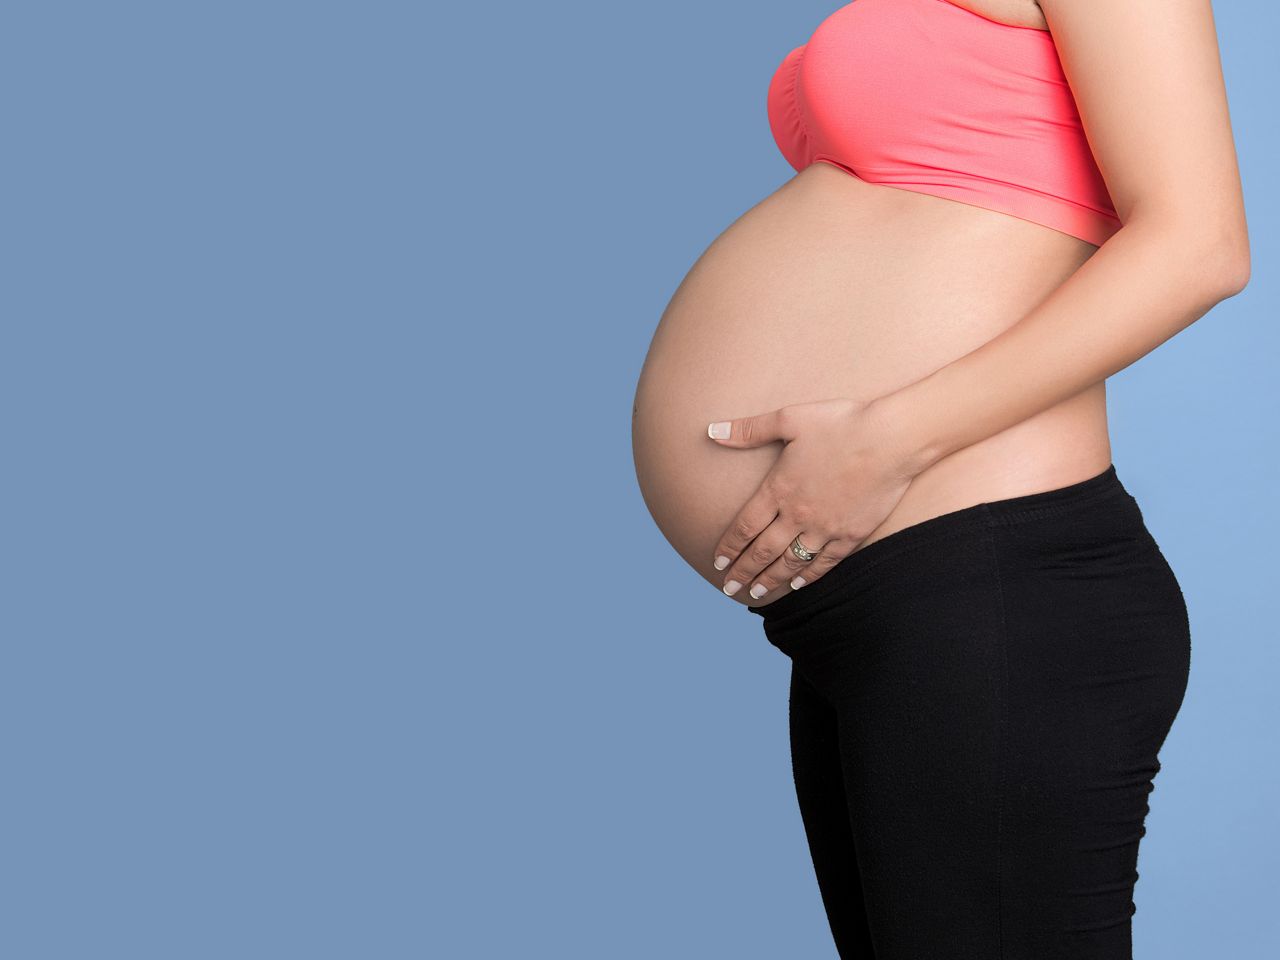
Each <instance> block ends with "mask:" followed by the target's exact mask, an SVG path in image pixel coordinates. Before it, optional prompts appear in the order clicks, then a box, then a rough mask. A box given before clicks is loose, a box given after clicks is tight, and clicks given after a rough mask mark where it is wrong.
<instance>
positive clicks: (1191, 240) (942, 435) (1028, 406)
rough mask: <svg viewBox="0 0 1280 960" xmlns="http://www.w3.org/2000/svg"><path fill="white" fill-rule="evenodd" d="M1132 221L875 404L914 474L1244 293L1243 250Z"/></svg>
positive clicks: (1206, 235)
mask: <svg viewBox="0 0 1280 960" xmlns="http://www.w3.org/2000/svg"><path fill="white" fill-rule="evenodd" d="M1219 236H1220V235H1216V236H1215V234H1214V233H1213V232H1212V231H1202V232H1201V233H1200V234H1196V233H1194V232H1191V231H1187V232H1183V231H1174V230H1170V229H1165V228H1158V227H1156V226H1155V225H1150V226H1148V225H1145V224H1137V225H1126V226H1125V227H1123V228H1122V229H1121V230H1120V231H1119V232H1118V233H1116V234H1115V235H1114V236H1113V237H1112V238H1111V239H1110V240H1108V241H1107V243H1106V244H1104V245H1103V246H1102V247H1101V248H1099V249H1098V251H1097V252H1096V253H1095V254H1094V255H1093V256H1092V257H1091V258H1090V259H1089V260H1087V261H1086V262H1085V263H1084V264H1083V265H1082V266H1081V267H1080V268H1079V269H1078V270H1077V271H1076V272H1075V273H1074V274H1072V276H1071V277H1070V278H1068V279H1067V280H1066V281H1065V282H1064V283H1063V284H1062V285H1061V286H1059V287H1058V288H1057V289H1055V290H1054V291H1053V293H1052V294H1051V295H1050V296H1049V297H1048V298H1046V299H1045V300H1044V301H1042V302H1041V303H1040V304H1039V305H1038V306H1037V307H1035V309H1033V310H1032V311H1031V312H1029V313H1028V314H1027V315H1026V316H1024V317H1023V318H1022V319H1021V320H1019V321H1018V322H1017V323H1015V324H1014V325H1013V326H1011V327H1009V328H1008V329H1006V330H1004V331H1003V332H1002V333H1000V334H999V335H998V336H996V337H995V338H993V339H992V340H990V341H988V342H987V343H985V344H983V345H982V346H981V347H979V348H977V349H976V350H973V351H972V352H970V353H968V354H966V355H964V356H962V357H960V358H958V359H957V360H955V361H953V362H951V363H949V364H947V365H946V366H944V367H942V368H940V369H938V370H936V371H934V372H933V373H931V374H929V375H928V376H926V377H924V378H923V379H921V380H917V381H916V382H915V383H912V384H910V385H908V386H906V387H903V388H901V389H899V390H896V391H894V392H892V393H889V394H886V395H884V396H882V397H880V398H878V399H877V400H876V401H875V405H876V406H877V407H878V409H879V413H880V414H881V415H882V416H884V417H886V418H887V422H888V423H889V424H891V428H890V429H891V430H892V431H893V432H894V434H895V435H896V437H897V438H898V441H899V442H900V444H901V452H902V455H903V457H904V458H905V459H906V464H907V466H908V468H909V469H910V470H911V471H912V474H913V475H914V474H915V473H919V472H922V471H923V470H924V469H926V468H927V467H929V466H931V465H932V464H933V463H935V462H937V461H938V460H941V459H942V458H943V457H946V456H947V455H949V454H951V453H953V452H955V451H956V450H960V449H962V448H964V447H967V446H969V445H971V444H974V443H977V442H978V441H980V440H984V439H986V438H987V437H990V436H993V435H994V434H997V433H999V432H1001V431H1002V430H1005V429H1007V428H1009V427H1012V426H1014V425H1015V424H1017V423H1020V422H1022V421H1023V420H1026V419H1028V418H1029V417H1032V416H1034V415H1036V414H1037V413H1040V412H1041V411H1043V410H1047V409H1049V408H1050V407H1052V406H1054V405H1055V404H1058V403H1060V402H1061V401H1063V400H1066V399H1068V398H1070V397H1072V396H1074V395H1076V394H1077V393H1079V392H1080V391H1082V390H1084V389H1086V388H1088V387H1090V386H1092V385H1093V384H1095V383H1098V382H1099V381H1102V380H1105V379H1106V378H1107V377H1109V376H1111V375H1112V374H1114V373H1116V372H1117V371H1119V370H1122V369H1124V368H1125V367H1127V366H1129V365H1130V364H1131V363H1133V362H1134V361H1136V360H1138V359H1139V358H1141V357H1143V356H1145V355H1146V354H1148V353H1150V352H1151V351H1152V350H1154V349H1155V348H1156V347H1157V346H1159V345H1160V344H1162V343H1164V342H1165V341H1166V340H1168V339H1170V338H1171V337H1173V336H1174V335H1175V334H1177V333H1178V332H1180V331H1181V330H1183V329H1185V328H1186V327H1188V326H1190V325H1191V324H1192V323H1194V322H1195V321H1196V320H1197V319H1199V318H1200V317H1202V316H1203V315H1204V314H1205V313H1207V312H1208V311H1209V310H1210V309H1211V308H1212V307H1213V306H1214V305H1215V304H1217V303H1219V302H1220V301H1222V300H1224V299H1226V298H1227V297H1229V296H1231V295H1233V294H1234V293H1236V292H1238V291H1239V289H1241V288H1242V287H1243V285H1244V283H1245V282H1247V277H1248V259H1247V250H1242V249H1241V244H1239V243H1232V242H1227V241H1222V240H1220V239H1219Z"/></svg>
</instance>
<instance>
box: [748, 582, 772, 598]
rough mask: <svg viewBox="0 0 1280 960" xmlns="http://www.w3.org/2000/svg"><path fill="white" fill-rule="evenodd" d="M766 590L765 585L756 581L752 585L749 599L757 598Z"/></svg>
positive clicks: (766, 591)
mask: <svg viewBox="0 0 1280 960" xmlns="http://www.w3.org/2000/svg"><path fill="white" fill-rule="evenodd" d="M768 592H769V588H768V587H766V586H765V585H764V584H763V583H757V584H756V585H755V586H754V587H752V588H751V599H752V600H759V599H760V598H761V597H763V596H764V595H765V594H766V593H768Z"/></svg>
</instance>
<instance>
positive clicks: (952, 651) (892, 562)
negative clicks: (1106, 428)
mask: <svg viewBox="0 0 1280 960" xmlns="http://www.w3.org/2000/svg"><path fill="white" fill-rule="evenodd" d="M748 609H750V610H751V611H752V612H753V613H757V614H759V615H760V616H761V617H762V618H763V623H764V629H765V634H766V636H767V637H768V639H769V642H770V643H772V644H773V645H774V646H776V647H777V648H778V649H779V650H781V651H782V652H783V653H784V654H786V655H787V656H788V657H789V658H790V659H791V691H790V724H791V756H792V767H793V771H794V775H795V784H796V793H797V796H798V799H799V806H800V814H801V817H802V819H803V822H804V828H805V833H806V835H807V837H808V842H809V850H810V854H811V856H812V858H813V865H814V869H815V871H816V872H817V880H818V888H819V890H820V892H821V896H822V901H823V904H824V905H825V907H826V912H827V918H828V920H829V921H830V924H831V932H832V935H833V936H834V938H835V942H836V947H837V949H838V950H839V953H840V956H841V957H842V958H846V960H847V958H850V957H857V958H872V957H874V958H876V960H959V958H965V960H1049V958H1059V957H1071V958H1077V960H1083V958H1089V960H1130V958H1131V956H1132V952H1131V943H1132V938H1131V934H1132V929H1131V923H1132V921H1131V917H1132V916H1133V914H1134V912H1135V909H1136V908H1135V906H1134V903H1133V890H1134V883H1135V881H1136V880H1137V878H1138V871H1137V860H1138V843H1139V840H1140V839H1141V837H1142V836H1143V834H1144V833H1145V832H1146V827H1145V818H1146V814H1147V812H1148V795H1149V794H1150V792H1151V790H1152V789H1153V788H1154V783H1153V780H1154V777H1155V775H1156V772H1157V771H1158V770H1159V769H1160V762H1159V760H1158V759H1157V757H1156V755H1157V753H1158V752H1159V750H1160V747H1161V745H1162V744H1163V743H1164V740H1165V737H1166V736H1167V735H1168V733H1169V730H1170V728H1171V727H1172V725H1173V721H1174V718H1175V717H1176V716H1177V713H1178V710H1179V708H1180V707H1181V705H1182V699H1183V694H1184V693H1185V691H1186V686H1187V680H1188V676H1189V670H1190V665H1191V631H1190V625H1189V623H1188V621H1187V608H1186V604H1185V602H1184V600H1183V596H1182V591H1181V589H1180V587H1179V585H1178V581H1177V580H1176V579H1175V577H1174V574H1173V571H1172V570H1171V569H1170V567H1169V565H1168V563H1167V562H1166V560H1165V557H1164V555H1163V554H1162V553H1161V552H1160V549H1159V547H1158V546H1157V545H1156V542H1155V540H1154V539H1153V538H1152V536H1151V534H1150V532H1149V531H1148V530H1147V528H1146V526H1145V525H1144V523H1143V520H1142V512H1141V510H1140V509H1139V508H1138V504H1137V501H1136V500H1135V499H1134V498H1133V497H1132V496H1131V495H1130V494H1129V493H1128V491H1127V490H1125V488H1124V487H1123V486H1122V485H1121V483H1120V480H1119V479H1118V478H1117V476H1116V470H1115V465H1114V464H1112V465H1111V466H1109V467H1108V468H1107V469H1106V470H1105V471H1104V472H1103V473H1101V474H1098V475H1097V476H1095V477H1091V478H1089V479H1088V480H1084V481H1081V482H1079V483H1075V484H1072V485H1070V486H1066V487H1060V488H1058V489H1056V490H1049V491H1045V492H1042V493H1033V494H1029V495H1026V496H1021V497H1013V498H1010V499H1006V500H997V501H993V502H989V503H980V504H976V505H974V506H971V507H966V508H964V509H962V510H957V511H955V512H952V513H948V514H943V515H941V516H937V517H933V518H931V519H928V520H925V521H924V522H922V523H918V524H916V525H915V526H911V527H906V528H904V529H902V530H899V531H897V532H895V533H892V534H889V535H888V536H886V537H883V538H881V539H880V540H876V541H873V542H872V543H870V544H868V545H867V546H865V547H863V548H862V549H860V550H857V551H855V552H854V553H852V554H850V555H849V556H848V557H846V558H845V559H844V560H842V561H841V562H840V563H839V564H837V565H836V566H835V567H834V568H833V569H832V570H831V571H830V572H828V573H827V574H826V576H824V577H821V578H820V579H818V580H815V581H814V582H813V583H811V584H809V585H808V586H805V587H802V588H801V589H799V590H796V591H794V592H792V593H788V594H784V595H783V596H782V597H781V598H779V599H778V600H775V601H773V602H772V603H768V604H765V605H764V606H760V607H752V608H748Z"/></svg>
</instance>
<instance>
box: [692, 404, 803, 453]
mask: <svg viewBox="0 0 1280 960" xmlns="http://www.w3.org/2000/svg"><path fill="white" fill-rule="evenodd" d="M786 409H787V408H786V407H779V408H778V409H777V410H770V411H769V412H768V413H759V414H756V415H755V416H754V417H739V418H738V419H737V420H717V421H716V422H715V423H712V424H710V425H708V427H707V436H708V437H710V438H711V439H712V440H714V441H716V442H717V443H719V444H720V445H721V446H725V447H760V446H764V444H766V443H773V442H774V441H775V440H791V439H793V437H794V434H793V433H792V432H791V430H790V429H789V426H790V425H789V424H788V423H787V418H786V416H785V411H786Z"/></svg>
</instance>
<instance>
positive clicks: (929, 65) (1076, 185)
mask: <svg viewBox="0 0 1280 960" xmlns="http://www.w3.org/2000/svg"><path fill="white" fill-rule="evenodd" d="M768 108H769V125H770V128H771V129H772V131H773V137H774V140H775V141H776V142H777V144H778V147H779V149H781V151H782V154H783V156H784V157H786V159H787V162H788V163H790V164H791V166H793V167H794V168H795V169H796V170H803V169H804V168H805V167H807V166H809V165H810V164H811V163H817V162H824V163H830V164H834V165H835V166H837V167H840V168H841V169H843V170H844V171H845V172H847V173H851V174H853V175H854V176H856V177H858V178H859V179H861V180H865V181H868V182H870V183H879V184H885V185H887V186H891V187H899V188H901V189H904V190H914V191H916V192H919V193H929V194H933V195H934V196H938V197H946V198H949V199H951V200H959V201H961V202H962V203H969V204H973V205H975V206H979V207H985V208H987V209H988V210H998V211H1000V212H1001V213H1007V214H1011V215H1013V216H1015V217H1020V218H1022V219H1024V220H1030V221H1033V222H1035V223H1039V224H1043V225H1044V226H1046V227H1051V228H1053V229H1054V230H1060V231H1061V232H1063V233H1067V234H1070V235H1071V236H1074V237H1079V238H1080V239H1081V240H1085V241H1087V242H1088V243H1092V244H1095V245H1098V246H1101V244H1102V243H1103V241H1105V240H1106V239H1107V238H1108V237H1110V236H1111V235H1112V234H1113V233H1115V232H1116V231H1117V230H1119V229H1120V220H1119V218H1118V217H1117V216H1116V212H1115V208H1114V207H1113V206H1112V203H1111V197H1110V195H1109V194H1108V192H1107V187H1106V184H1105V183H1104V182H1103V179H1102V174H1101V172H1100V171H1099V170H1098V167H1097V164H1096V163H1095V161H1094V157H1093V152H1092V150H1091V149H1090V147H1089V144H1088V142H1087V141H1086V139H1085V135H1084V130H1083V128H1082V126H1081V123H1080V115H1079V113H1078V112H1077V110H1076V103H1075V98H1074V97H1073V96H1072V93H1071V89H1070V88H1069V87H1068V85H1067V80H1066V77H1065V76H1064V75H1063V72H1062V64H1061V63H1060V62H1059V60H1058V51H1057V48H1056V47H1055V46H1054V41H1053V37H1052V36H1051V35H1050V34H1049V32H1048V31H1047V30H1041V29H1038V28H1035V27H1022V26H1014V25H1012V24H1006V23H1000V22H999V21H996V20H990V19H987V18H986V17H984V16H982V15H981V14H978V13H974V12H973V11H971V10H968V9H967V8H965V7H961V6H957V5H956V4H954V3H951V2H950V0H853V2H852V3H848V4H845V5H844V6H843V7H840V8H839V9H837V10H836V11H835V12H834V13H832V14H831V15H830V16H829V17H827V19H826V20H824V21H823V22H822V23H820V24H819V25H818V27H817V29H816V30H814V32H813V34H812V36H811V37H810V38H809V41H808V43H805V44H803V45H802V46H799V47H797V48H796V49H794V50H792V51H791V52H790V53H789V54H787V56H786V58H785V59H784V60H783V61H782V64H781V66H779V67H778V69H777V71H776V72H775V73H774V76H773V79H772V81H770V84H769V95H768Z"/></svg>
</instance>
